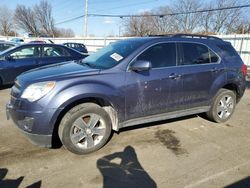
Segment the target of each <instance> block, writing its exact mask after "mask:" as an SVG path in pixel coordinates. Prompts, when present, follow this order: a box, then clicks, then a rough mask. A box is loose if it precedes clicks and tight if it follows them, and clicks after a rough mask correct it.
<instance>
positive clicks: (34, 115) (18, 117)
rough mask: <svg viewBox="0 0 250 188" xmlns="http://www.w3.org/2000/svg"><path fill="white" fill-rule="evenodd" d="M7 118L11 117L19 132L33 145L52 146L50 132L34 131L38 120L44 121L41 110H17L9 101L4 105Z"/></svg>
mask: <svg viewBox="0 0 250 188" xmlns="http://www.w3.org/2000/svg"><path fill="white" fill-rule="evenodd" d="M6 116H7V119H8V120H9V119H12V120H13V122H14V123H15V125H16V126H17V127H18V128H19V130H21V132H22V133H23V134H24V135H25V136H26V137H27V138H28V139H29V140H30V141H31V142H32V143H33V144H35V145H39V146H42V147H51V146H52V134H38V133H34V129H35V128H36V127H38V126H40V125H39V124H40V123H39V121H40V120H43V121H44V117H45V116H44V114H43V112H29V111H24V110H18V109H15V108H14V107H13V105H11V104H10V103H8V104H7V105H6Z"/></svg>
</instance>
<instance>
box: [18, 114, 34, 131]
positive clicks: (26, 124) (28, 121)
mask: <svg viewBox="0 0 250 188" xmlns="http://www.w3.org/2000/svg"><path fill="white" fill-rule="evenodd" d="M33 124H34V118H32V117H25V118H24V119H23V120H20V121H18V125H19V127H20V128H21V129H23V130H25V131H28V132H31V131H32V127H33Z"/></svg>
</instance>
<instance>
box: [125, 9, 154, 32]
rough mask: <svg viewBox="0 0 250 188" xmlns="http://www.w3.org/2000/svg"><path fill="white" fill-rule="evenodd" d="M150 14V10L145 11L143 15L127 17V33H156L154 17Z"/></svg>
mask: <svg viewBox="0 0 250 188" xmlns="http://www.w3.org/2000/svg"><path fill="white" fill-rule="evenodd" d="M148 14H149V13H148V12H144V13H143V14H142V15H143V16H142V17H131V18H128V19H125V20H124V26H125V35H127V36H145V35H152V34H154V33H156V30H155V29H156V28H155V25H154V20H153V17H152V16H149V15H148Z"/></svg>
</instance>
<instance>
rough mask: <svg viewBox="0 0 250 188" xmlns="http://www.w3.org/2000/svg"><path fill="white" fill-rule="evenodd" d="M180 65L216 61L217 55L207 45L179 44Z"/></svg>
mask: <svg viewBox="0 0 250 188" xmlns="http://www.w3.org/2000/svg"><path fill="white" fill-rule="evenodd" d="M179 50H180V52H181V53H180V54H181V55H182V56H181V58H180V63H179V64H180V65H197V64H208V63H216V62H218V60H219V58H218V56H217V55H216V54H215V53H214V52H213V51H211V50H210V49H209V48H208V47H207V46H205V45H202V44H196V43H181V44H179Z"/></svg>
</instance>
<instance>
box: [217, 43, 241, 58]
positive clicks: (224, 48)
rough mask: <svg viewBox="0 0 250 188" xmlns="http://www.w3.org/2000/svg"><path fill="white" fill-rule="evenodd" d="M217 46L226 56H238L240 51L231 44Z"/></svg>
mask: <svg viewBox="0 0 250 188" xmlns="http://www.w3.org/2000/svg"><path fill="white" fill-rule="evenodd" d="M217 46H218V47H219V48H220V49H221V50H222V53H223V55H225V56H228V57H233V56H238V53H237V52H236V51H235V49H234V48H233V47H232V46H231V45H230V44H220V45H217Z"/></svg>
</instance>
